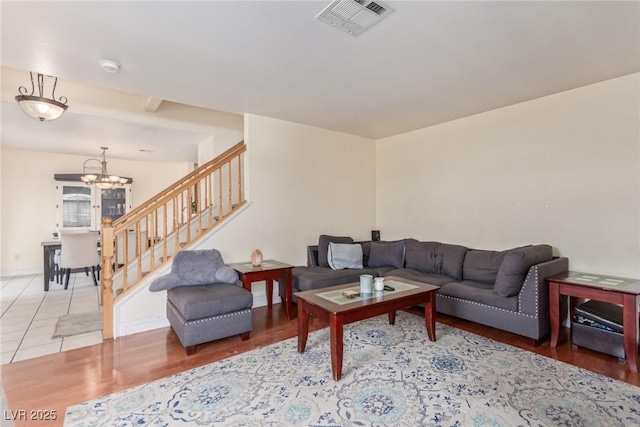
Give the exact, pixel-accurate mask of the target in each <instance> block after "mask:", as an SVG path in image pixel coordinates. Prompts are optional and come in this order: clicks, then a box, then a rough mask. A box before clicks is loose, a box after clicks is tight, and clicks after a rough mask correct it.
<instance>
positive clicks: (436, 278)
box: [384, 268, 453, 286]
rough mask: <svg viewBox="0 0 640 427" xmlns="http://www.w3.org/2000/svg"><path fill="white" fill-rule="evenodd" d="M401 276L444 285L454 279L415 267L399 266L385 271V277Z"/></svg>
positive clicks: (430, 283)
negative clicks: (424, 271)
mask: <svg viewBox="0 0 640 427" xmlns="http://www.w3.org/2000/svg"><path fill="white" fill-rule="evenodd" d="M392 276H393V277H400V278H402V279H409V280H415V281H416V282H422V283H427V284H429V285H435V286H442V285H444V284H445V283H449V282H451V281H452V280H453V279H451V277H449V276H443V275H441V274H433V273H423V272H421V271H418V270H414V269H413V268H399V269H396V270H390V271H388V272H386V273H384V277H392Z"/></svg>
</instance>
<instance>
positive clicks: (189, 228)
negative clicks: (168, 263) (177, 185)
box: [186, 187, 192, 245]
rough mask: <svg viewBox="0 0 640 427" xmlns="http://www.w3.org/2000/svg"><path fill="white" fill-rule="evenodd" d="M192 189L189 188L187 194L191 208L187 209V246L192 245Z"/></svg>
mask: <svg viewBox="0 0 640 427" xmlns="http://www.w3.org/2000/svg"><path fill="white" fill-rule="evenodd" d="M191 188H192V187H189V188H187V192H186V197H187V200H189V205H188V206H189V207H188V208H187V218H188V219H187V245H188V244H190V243H191V200H192V199H191V197H192V193H191Z"/></svg>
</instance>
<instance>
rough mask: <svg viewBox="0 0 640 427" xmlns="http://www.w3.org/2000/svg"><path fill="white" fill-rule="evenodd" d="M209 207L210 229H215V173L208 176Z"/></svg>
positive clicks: (210, 172)
mask: <svg viewBox="0 0 640 427" xmlns="http://www.w3.org/2000/svg"><path fill="white" fill-rule="evenodd" d="M207 184H208V185H207V197H208V200H209V201H208V202H207V207H208V208H209V221H208V223H209V229H211V228H213V172H212V171H209V173H208V175H207Z"/></svg>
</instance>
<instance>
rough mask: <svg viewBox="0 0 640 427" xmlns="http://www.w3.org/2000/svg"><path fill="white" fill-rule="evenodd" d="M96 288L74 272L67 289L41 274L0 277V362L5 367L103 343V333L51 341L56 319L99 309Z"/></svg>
mask: <svg viewBox="0 0 640 427" xmlns="http://www.w3.org/2000/svg"><path fill="white" fill-rule="evenodd" d="M99 308H100V307H99V304H98V287H97V286H94V285H93V281H92V280H91V276H86V275H85V274H84V273H75V274H73V275H72V276H71V278H70V280H69V288H68V289H67V290H64V287H63V286H62V285H59V284H57V283H55V282H51V285H50V287H49V291H48V292H45V291H44V290H43V289H42V274H34V275H28V276H16V277H3V278H0V363H1V364H3V365H4V364H7V363H13V362H18V361H21V360H26V359H32V358H34V357H39V356H44V355H46V354H52V353H58V352H61V351H66V350H71V349H74V348H79V347H85V346H88V345H93V344H98V343H101V342H102V332H90V333H87V334H82V335H74V336H71V337H66V338H56V339H52V338H51V336H52V335H53V332H54V330H55V326H56V322H57V320H58V317H60V316H63V315H65V314H71V313H82V312H87V311H96V310H98V309H99Z"/></svg>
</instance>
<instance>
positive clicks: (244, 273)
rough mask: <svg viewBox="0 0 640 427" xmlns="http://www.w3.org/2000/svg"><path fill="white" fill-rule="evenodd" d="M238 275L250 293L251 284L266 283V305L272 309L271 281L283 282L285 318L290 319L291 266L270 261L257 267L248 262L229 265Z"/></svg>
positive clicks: (291, 294) (291, 293) (291, 295)
mask: <svg viewBox="0 0 640 427" xmlns="http://www.w3.org/2000/svg"><path fill="white" fill-rule="evenodd" d="M229 267H231V268H233V269H234V270H236V271H237V272H238V274H240V280H242V284H243V286H244V288H245V289H246V290H248V291H249V292H251V283H253V282H261V281H263V280H264V281H266V282H267V305H268V307H269V308H272V305H273V281H274V280H280V279H282V280H284V283H285V286H284V288H285V293H284V306H285V311H286V313H287V318H288V319H291V300H292V299H293V282H292V276H291V270H292V269H293V266H292V265H289V264H285V263H283V262H280V261H275V260H272V259H269V260H265V261H262V264H260V266H259V267H254V266H253V265H251V263H250V262H240V263H235V264H229Z"/></svg>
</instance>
